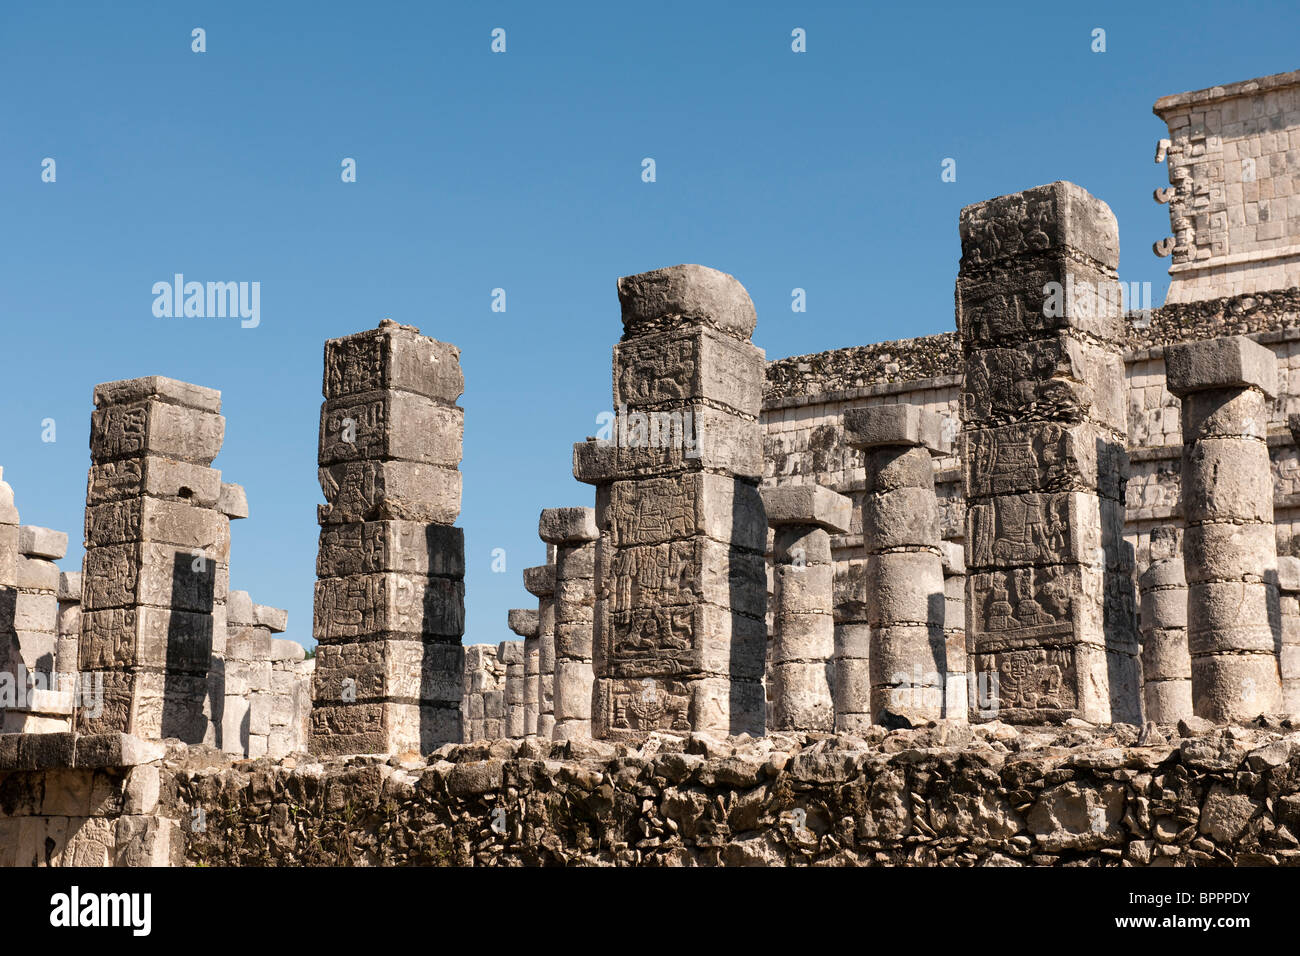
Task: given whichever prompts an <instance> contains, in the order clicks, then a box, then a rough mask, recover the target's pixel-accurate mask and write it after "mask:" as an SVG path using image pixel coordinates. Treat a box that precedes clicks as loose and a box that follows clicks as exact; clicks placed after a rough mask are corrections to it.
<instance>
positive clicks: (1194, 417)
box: [1165, 335, 1282, 721]
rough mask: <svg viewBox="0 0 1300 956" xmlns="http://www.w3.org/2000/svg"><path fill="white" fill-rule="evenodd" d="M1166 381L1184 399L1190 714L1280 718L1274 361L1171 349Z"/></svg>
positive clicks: (1215, 347) (1248, 351)
mask: <svg viewBox="0 0 1300 956" xmlns="http://www.w3.org/2000/svg"><path fill="white" fill-rule="evenodd" d="M1165 381H1166V383H1167V386H1168V388H1169V391H1170V392H1172V393H1173V394H1174V395H1177V396H1178V397H1179V398H1180V399H1182V429H1183V465H1182V505H1183V518H1184V520H1185V522H1186V531H1185V533H1184V536H1183V569H1184V572H1185V573H1186V576H1187V643H1188V650H1189V652H1190V654H1191V663H1192V708H1193V710H1194V711H1195V713H1196V716H1198V717H1204V718H1207V719H1209V720H1215V721H1244V720H1250V719H1252V718H1254V717H1257V716H1259V715H1260V714H1272V713H1278V712H1280V711H1281V709H1282V683H1281V678H1280V676H1279V672H1278V662H1277V651H1278V647H1279V645H1280V644H1281V634H1280V622H1278V599H1277V584H1276V581H1277V577H1276V575H1277V542H1276V540H1275V538H1274V533H1275V532H1274V529H1273V473H1272V469H1271V467H1270V463H1269V456H1268V444H1267V441H1266V439H1267V435H1268V419H1269V400H1270V399H1271V398H1272V397H1273V396H1274V395H1276V393H1277V359H1276V357H1275V356H1274V355H1273V353H1272V351H1270V350H1269V349H1267V348H1265V347H1264V346H1262V345H1259V344H1257V343H1255V342H1253V341H1251V340H1250V339H1248V338H1246V337H1245V336H1240V335H1238V336H1230V337H1226V338H1219V339H1208V340H1204V341H1200V342H1184V343H1180V344H1177V345H1170V346H1168V347H1166V349H1165ZM1275 623H1276V627H1275Z"/></svg>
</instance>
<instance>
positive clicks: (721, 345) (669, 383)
mask: <svg viewBox="0 0 1300 956" xmlns="http://www.w3.org/2000/svg"><path fill="white" fill-rule="evenodd" d="M764 367H765V365H764V361H763V353H762V351H761V350H760V349H757V348H755V347H754V346H753V345H751V344H749V342H746V341H738V340H737V339H736V338H733V337H731V336H730V335H724V334H720V333H719V332H716V331H713V330H712V329H708V328H704V329H687V330H683V331H677V332H660V333H653V334H649V333H648V334H645V335H641V336H638V337H636V338H630V339H627V340H625V341H623V342H620V343H619V344H617V345H615V346H614V369H615V373H614V407H615V408H619V407H622V406H629V407H632V408H647V409H648V408H671V407H676V406H678V405H680V404H681V403H683V402H686V401H690V400H700V399H704V398H707V399H708V400H709V401H710V402H713V403H717V404H720V405H722V406H724V407H726V408H729V409H732V410H734V411H736V412H738V413H740V414H741V415H744V416H747V417H749V418H758V416H759V413H760V412H761V411H762V405H763V389H762V386H763V376H764Z"/></svg>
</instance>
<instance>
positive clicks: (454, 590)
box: [312, 572, 465, 644]
mask: <svg viewBox="0 0 1300 956" xmlns="http://www.w3.org/2000/svg"><path fill="white" fill-rule="evenodd" d="M315 606H316V614H315V620H314V622H313V626H312V636H313V637H314V638H315V639H316V640H317V641H318V642H320V643H322V644H345V643H353V642H356V641H367V640H387V639H391V638H397V639H410V638H417V637H420V636H425V637H435V638H436V637H446V638H450V637H454V638H457V639H459V637H460V635H461V634H462V633H464V629H465V586H464V583H463V582H462V581H459V580H451V579H448V578H427V577H422V576H418V575H410V574H398V573H393V572H388V573H382V574H354V575H349V576H347V577H341V578H321V579H319V580H318V581H317V582H316V599H315Z"/></svg>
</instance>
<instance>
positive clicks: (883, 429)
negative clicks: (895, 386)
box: [844, 404, 943, 454]
mask: <svg viewBox="0 0 1300 956" xmlns="http://www.w3.org/2000/svg"><path fill="white" fill-rule="evenodd" d="M844 433H845V439H846V440H847V442H848V443H849V445H850V446H852V447H853V448H858V449H863V450H866V449H870V448H883V447H889V446H894V445H898V446H904V447H907V446H912V447H917V446H919V447H922V448H925V449H927V450H929V451H930V452H932V453H936V454H937V453H939V452H942V451H943V419H942V418H940V417H939V416H938V415H936V414H935V413H934V412H930V411H926V410H925V409H923V408H921V407H919V406H917V405H905V404H899V405H868V406H867V407H865V408H850V409H849V410H848V411H846V412H845V413H844Z"/></svg>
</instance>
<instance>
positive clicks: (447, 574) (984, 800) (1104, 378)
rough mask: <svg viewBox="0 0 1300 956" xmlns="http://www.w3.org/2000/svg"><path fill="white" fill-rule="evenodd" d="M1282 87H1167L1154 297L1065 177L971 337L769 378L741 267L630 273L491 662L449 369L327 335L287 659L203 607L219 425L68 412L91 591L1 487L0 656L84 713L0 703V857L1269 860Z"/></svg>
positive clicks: (1277, 795)
mask: <svg viewBox="0 0 1300 956" xmlns="http://www.w3.org/2000/svg"><path fill="white" fill-rule="evenodd" d="M1298 91H1300V74H1284V75H1281V76H1278V77H1269V78H1265V79H1263V80H1259V81H1251V83H1248V84H1234V85H1233V86H1230V87H1223V88H1215V89H1214V90H1210V91H1202V92H1201V93H1194V94H1180V95H1179V96H1177V97H1167V98H1165V99H1163V100H1161V101H1160V103H1158V104H1157V108H1156V109H1157V113H1158V114H1160V115H1162V116H1163V117H1164V118H1165V119H1166V120H1167V121H1168V122H1169V126H1170V134H1171V142H1169V143H1167V144H1165V145H1164V146H1163V147H1162V152H1163V153H1164V154H1167V155H1168V156H1169V158H1170V175H1171V182H1173V183H1174V189H1173V190H1172V191H1171V192H1169V193H1167V194H1165V195H1164V196H1163V198H1164V199H1165V200H1167V201H1170V202H1171V220H1172V221H1174V223H1175V232H1176V239H1175V240H1174V241H1172V242H1169V243H1164V244H1158V245H1159V246H1160V249H1158V251H1161V250H1163V251H1170V250H1172V251H1173V252H1174V254H1175V261H1174V268H1173V269H1171V273H1172V274H1173V275H1174V285H1173V287H1172V288H1171V293H1170V302H1169V303H1168V304H1166V305H1165V306H1163V307H1161V308H1159V309H1156V310H1154V311H1147V310H1133V311H1130V312H1129V313H1127V314H1125V312H1124V310H1123V307H1122V304H1121V302H1122V299H1121V295H1120V284H1119V277H1118V271H1117V270H1118V262H1119V257H1118V227H1117V224H1116V222H1115V220H1114V217H1113V215H1112V214H1111V212H1110V210H1109V208H1108V207H1107V206H1106V205H1105V204H1104V203H1102V202H1100V201H1099V200H1097V199H1095V198H1093V197H1092V196H1090V195H1089V194H1088V193H1086V192H1085V191H1084V190H1083V189H1081V188H1080V187H1078V186H1075V185H1073V184H1071V183H1065V182H1057V183H1052V184H1050V185H1047V186H1041V187H1037V188H1035V189H1030V190H1026V191H1024V192H1021V193H1016V194H1013V195H1009V196H1000V197H997V198H994V199H990V200H987V201H985V202H982V203H977V204H975V205H973V206H969V207H967V208H966V209H964V210H962V212H961V215H960V217H959V228H960V235H961V240H962V258H961V262H960V267H959V272H958V277H957V290H956V291H957V295H956V324H957V333H956V334H952V333H949V334H946V335H940V336H933V337H929V338H926V339H914V340H908V341H904V342H895V343H881V344H878V345H874V346H864V347H859V348H854V349H846V350H841V351H838V352H831V353H824V354H822V355H818V356H799V357H796V358H793V359H785V360H781V361H779V362H775V363H772V364H770V365H766V366H765V363H764V360H763V354H762V353H761V352H760V351H759V350H758V349H757V348H755V347H754V346H753V345H752V344H751V342H750V336H751V335H752V333H753V330H754V326H755V316H754V310H753V306H752V303H751V302H750V300H749V298H748V296H747V294H746V293H745V291H744V289H743V288H742V287H741V286H740V284H739V283H738V282H737V281H736V280H735V279H734V278H732V277H731V276H728V275H726V274H724V273H720V272H717V271H715V270H712V269H707V268H705V267H702V266H677V267H673V268H670V269H661V270H657V271H654V272H649V273H643V274H641V275H636V276H630V277H626V278H624V279H622V280H620V282H619V298H620V303H621V305H622V318H623V325H624V335H623V338H622V340H621V341H620V342H619V343H618V345H617V346H616V347H615V350H614V380H613V391H614V402H615V407H616V414H615V421H614V438H613V439H612V440H610V441H601V440H596V439H589V440H588V441H587V442H584V443H580V444H578V445H576V446H575V449H574V474H575V476H576V477H577V478H578V479H579V480H581V481H583V482H585V483H587V484H590V485H593V486H594V488H595V493H594V505H595V507H594V508H592V507H575V508H554V509H546V510H545V511H543V512H542V514H541V517H540V519H539V525H538V531H539V535H540V537H541V538H542V540H543V541H545V542H546V543H547V545H548V547H547V562H546V564H544V565H541V566H538V567H534V568H529V569H526V570H525V572H524V583H525V587H526V588H527V590H528V591H529V592H530V593H531V594H533V595H535V596H536V597H537V599H538V606H537V608H536V609H533V608H529V609H527V610H513V611H510V613H509V615H508V623H509V626H510V628H511V630H513V631H514V632H515V633H516V634H517V635H519V636H520V638H522V640H520V641H508V642H504V643H502V644H501V645H500V646H499V647H492V646H489V645H473V646H471V647H469V648H463V647H462V646H461V635H462V630H463V583H462V582H463V576H464V544H463V537H462V534H461V531H460V530H459V529H457V528H455V527H453V523H454V522H455V520H456V519H457V516H458V513H459V495H460V475H459V468H458V464H459V460H460V448H461V432H462V413H461V410H460V408H459V407H458V406H457V404H456V402H457V399H458V398H459V396H460V394H461V392H462V390H463V385H464V382H463V377H462V375H461V372H460V366H459V353H458V351H457V350H456V349H455V348H454V347H453V346H450V345H446V344H444V343H440V342H436V341H434V340H432V339H429V338H426V337H423V336H420V335H419V334H418V330H415V329H413V328H411V327H408V326H399V325H397V324H396V323H392V322H389V321H385V322H383V323H381V324H380V326H379V328H378V329H375V330H371V331H368V332H363V333H359V334H357V335H353V336H349V337H347V338H342V339H335V340H331V341H329V342H327V343H326V347H325V376H324V385H323V392H324V396H325V403H324V406H323V408H322V413H321V431H320V455H319V464H320V482H321V487H322V490H323V491H324V494H325V497H326V500H327V504H326V505H324V506H322V507H321V508H320V510H319V514H318V517H319V523H320V525H321V534H320V550H319V555H318V567H317V571H318V580H317V585H316V619H315V621H314V632H315V634H316V636H317V639H318V641H319V650H318V653H319V662H320V663H319V667H317V666H316V662H315V661H308V660H304V652H303V650H302V648H301V647H300V646H299V645H297V644H296V643H294V642H290V641H284V640H277V639H276V638H274V637H273V636H272V635H273V634H275V633H280V632H283V631H284V629H285V626H286V623H287V622H286V620H285V615H284V612H282V611H277V610H276V609H274V608H270V607H266V606H263V605H257V604H254V603H253V602H252V599H251V598H250V597H249V595H248V594H247V593H246V592H243V591H230V590H229V587H228V582H229V560H230V554H229V521H230V520H234V519H240V518H244V517H247V515H248V506H247V500H246V496H245V495H244V493H243V490H242V488H240V487H239V486H238V485H233V484H229V483H224V482H222V481H221V475H220V473H219V472H217V471H216V470H214V469H212V468H211V467H210V466H211V464H212V462H213V460H214V458H215V456H216V454H217V452H218V450H219V449H220V446H221V440H222V436H223V434H224V420H223V419H222V418H221V416H220V407H221V406H220V394H219V393H217V392H215V391H213V390H211V389H204V388H200V387H198V386H194V385H187V384H185V383H181V382H176V381H173V380H170V379H164V378H157V377H154V378H147V379H136V380H131V381H125V382H114V383H108V384H106V385H101V386H99V387H98V388H96V390H95V404H96V407H97V410H96V411H95V413H94V416H93V419H92V434H91V454H92V469H91V474H90V480H89V482H88V491H87V501H86V532H85V537H86V557H85V560H84V563H83V572H82V574H80V575H78V574H75V573H68V572H61V571H60V570H59V568H58V566H57V565H56V564H55V563H54V562H55V561H56V560H57V559H58V558H60V557H62V556H63V555H64V554H65V553H66V537H65V536H62V535H60V534H59V533H58V532H54V531H50V530H49V529H44V528H37V527H33V526H23V525H21V524H20V523H19V518H18V514H17V511H16V509H15V508H14V506H13V492H12V489H10V488H9V487H8V485H6V484H5V483H4V482H3V481H0V651H3V653H4V658H5V659H4V663H5V664H6V665H7V668H8V670H9V671H10V672H13V671H18V672H20V673H21V674H28V673H30V674H33V675H39V674H42V673H48V674H61V675H63V677H65V678H73V679H74V681H75V682H76V683H78V684H79V685H80V687H81V688H83V689H84V687H85V686H86V685H87V683H88V682H87V680H86V679H87V678H91V679H92V680H91V681H90V683H92V684H94V686H96V687H97V688H98V690H97V692H96V693H95V694H92V695H89V696H87V695H86V694H84V693H80V694H78V695H76V696H75V697H74V696H73V695H72V694H70V693H67V692H66V691H64V690H62V689H61V688H62V684H61V683H60V682H58V681H54V684H55V685H56V686H57V687H58V688H59V689H56V690H50V691H45V690H42V689H41V688H40V687H38V686H37V685H38V684H39V680H37V679H33V680H29V679H28V678H27V677H26V676H20V677H19V681H20V682H21V683H22V686H23V688H24V691H25V692H26V693H25V695H24V699H23V701H22V702H21V703H19V704H16V705H11V704H10V703H8V702H5V701H3V700H0V709H3V711H4V714H3V718H4V725H3V730H4V731H9V732H6V733H0V793H2V794H4V799H3V800H0V844H3V846H4V852H3V854H2V855H0V863H9V864H22V865H33V864H38V865H39V864H45V865H63V864H70V863H72V864H90V865H141V864H146V865H171V864H177V863H183V862H188V863H208V862H229V860H224V859H222V854H233V856H234V857H235V859H236V860H237V861H238V862H245V863H280V864H299V865H300V864H304V863H307V864H311V863H322V862H331V863H338V862H342V861H346V862H364V863H376V862H380V863H397V862H404V863H410V862H415V863H440V864H446V863H449V862H455V863H475V864H492V863H503V864H509V865H516V864H521V863H522V864H535V863H565V864H567V863H582V864H616V865H618V864H643V863H653V864H694V863H704V864H713V865H730V864H754V863H762V864H787V863H831V864H841V865H851V864H861V863H926V864H948V863H954V864H958V865H1016V864H1018V863H1022V862H1027V863H1033V864H1039V865H1057V864H1072V865H1073V864H1085V865H1097V864H1101V865H1104V864H1106V863H1111V862H1119V861H1120V860H1122V861H1123V862H1124V863H1126V864H1130V865H1157V866H1158V865H1183V864H1192V865H1200V864H1209V863H1225V862H1226V863H1232V864H1241V865H1245V864H1266V865H1281V864H1286V863H1294V862H1296V860H1297V859H1298V858H1300V857H1298V856H1297V855H1298V854H1300V849H1297V841H1296V838H1295V836H1294V835H1293V829H1294V828H1295V827H1298V826H1300V794H1297V793H1295V790H1296V785H1295V778H1296V774H1295V772H1294V767H1295V761H1296V756H1295V755H1297V754H1300V751H1297V750H1296V747H1297V746H1298V745H1300V736H1298V735H1296V734H1293V733H1291V731H1292V730H1293V729H1294V728H1293V727H1292V723H1291V722H1292V721H1293V720H1294V719H1296V718H1300V556H1298V552H1300V541H1298V540H1297V537H1296V535H1295V534H1294V527H1295V524H1296V521H1297V517H1298V516H1300V514H1298V513H1300V484H1298V482H1300V455H1298V453H1297V448H1296V444H1297V438H1298V437H1300V389H1297V388H1295V387H1293V385H1292V381H1293V379H1292V376H1291V375H1290V372H1291V371H1292V370H1293V367H1294V368H1296V371H1297V374H1300V347H1298V346H1297V344H1296V343H1300V288H1296V287H1295V286H1296V282H1297V281H1300V277H1297V275H1296V273H1295V271H1294V268H1295V266H1296V263H1297V262H1300V254H1297V253H1296V249H1295V247H1294V245H1293V244H1289V242H1290V240H1291V239H1294V237H1295V235H1296V234H1297V233H1296V230H1295V229H1294V228H1292V227H1293V226H1295V224H1296V223H1297V222H1300V219H1298V218H1297V216H1296V214H1295V211H1294V210H1293V209H1292V207H1291V205H1290V202H1291V199H1292V195H1291V192H1290V180H1291V177H1290V176H1288V175H1287V173H1289V172H1290V171H1292V165H1293V164H1292V158H1293V156H1294V151H1295V148H1296V143H1295V140H1294V139H1293V137H1294V135H1295V134H1296V132H1298V131H1300V129H1298V127H1300V122H1298V121H1297V119H1296V115H1297V106H1300V100H1297V99H1296V97H1297V93H1298ZM1247 160H1251V162H1246V161H1247ZM1228 162H1233V163H1237V164H1239V167H1240V170H1239V171H1240V177H1239V178H1238V177H1237V175H1236V174H1233V175H1228V174H1227V173H1226V172H1225V171H1224V170H1225V169H1226V167H1225V165H1224V164H1225V163H1228ZM1248 172H1249V176H1248V175H1247V173H1248ZM1157 198H1161V197H1160V196H1158V197H1157ZM1214 296H1224V297H1222V298H1214ZM764 376H765V377H764ZM1296 380H1297V381H1300V378H1297V379H1296ZM769 528H770V531H771V534H770V536H769ZM768 568H770V569H771V580H770V590H771V602H770V607H771V615H770V619H769V618H768V608H769V602H768V580H767V571H768ZM1135 583H1136V585H1137V589H1138V591H1140V595H1141V601H1140V605H1139V604H1138V603H1136V602H1135V600H1134V586H1135ZM1139 625H1140V633H1141V641H1140V643H1139V640H1138V633H1139ZM1139 654H1140V657H1139ZM4 676H5V677H6V678H9V679H10V680H11V681H12V680H13V678H14V675H13V673H6V674H4ZM50 680H52V679H50ZM309 687H310V688H311V693H310V695H309V692H308V688H309ZM33 688H35V689H34V690H33ZM309 696H310V697H311V698H314V701H313V700H309V699H308V698H309ZM765 705H766V706H765ZM309 710H310V725H309V722H308V721H309V718H308V711H309ZM968 711H969V713H968ZM765 714H766V718H765ZM968 718H969V719H968ZM69 728H71V730H70V729H69ZM309 729H310V733H309ZM13 731H18V732H13ZM163 738H178V739H172V740H168V741H166V743H162V742H161V741H162V739H163ZM309 745H310V747H311V749H312V750H313V751H314V752H315V753H316V755H317V757H315V758H313V761H312V762H310V763H300V762H299V761H297V760H294V761H288V760H281V759H280V758H283V757H285V756H286V755H289V754H294V753H300V752H301V751H303V750H305V749H307V748H308V746H309ZM216 748H220V749H216ZM222 749H223V750H224V751H226V753H222V752H221V750H222ZM1048 755H1050V756H1048ZM247 758H252V759H253V760H254V761H256V762H254V763H249V764H244V763H242V762H241V761H244V760H245V759H247ZM1013 761H1014V768H1013V769H1010V765H1011V764H1012V762H1013ZM250 768H251V769H250ZM999 768H1001V769H999ZM1008 769H1010V775H1011V776H1010V777H1008V775H1007V773H1008ZM1011 777H1014V781H1013V780H1012V779H1011ZM999 781H1000V782H999ZM218 809H219V810H220V811H221V812H220V813H213V814H211V819H212V825H211V826H210V827H209V826H205V827H200V828H194V827H187V826H185V825H184V822H185V821H186V820H193V819H195V818H196V815H197V816H198V817H199V818H203V817H204V816H205V815H207V814H208V811H210V810H218ZM393 827H398V828H402V829H401V832H400V833H398V834H397V835H398V836H399V837H400V838H399V839H391V837H392V836H393V831H392V828H393Z"/></svg>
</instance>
